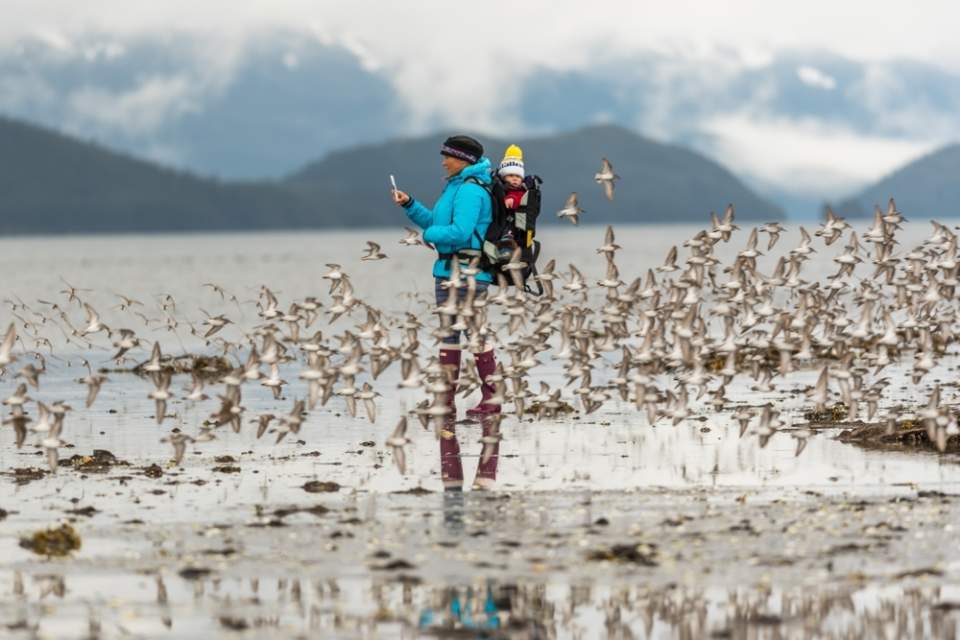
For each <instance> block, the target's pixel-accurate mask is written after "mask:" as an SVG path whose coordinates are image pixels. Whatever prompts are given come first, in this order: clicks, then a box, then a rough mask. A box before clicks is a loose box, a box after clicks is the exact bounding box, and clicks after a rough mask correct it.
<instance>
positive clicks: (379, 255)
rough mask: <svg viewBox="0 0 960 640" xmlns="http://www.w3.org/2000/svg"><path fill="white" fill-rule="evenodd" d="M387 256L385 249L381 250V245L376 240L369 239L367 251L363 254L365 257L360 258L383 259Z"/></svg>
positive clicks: (364, 259)
mask: <svg viewBox="0 0 960 640" xmlns="http://www.w3.org/2000/svg"><path fill="white" fill-rule="evenodd" d="M386 257H387V254H385V253H384V252H383V251H381V250H380V245H378V244H377V243H376V242H371V241H369V240H367V252H366V253H365V254H363V257H361V258H360V260H363V261H366V260H383V259H384V258H386Z"/></svg>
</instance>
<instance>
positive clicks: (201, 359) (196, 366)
mask: <svg viewBox="0 0 960 640" xmlns="http://www.w3.org/2000/svg"><path fill="white" fill-rule="evenodd" d="M147 364H149V361H146V362H141V363H139V364H137V365H136V366H135V367H131V368H122V367H120V368H115V369H109V368H101V369H100V373H132V374H134V375H138V376H141V377H146V376H147V375H149V373H150V372H148V371H144V367H146V366H147ZM160 369H161V371H164V372H168V373H171V374H187V373H195V374H197V376H199V377H200V378H203V379H205V380H206V379H219V378H221V377H222V376H224V375H225V374H227V373H229V372H230V371H232V370H233V364H232V363H231V362H230V360H228V359H227V358H226V357H224V356H208V355H203V354H196V353H187V354H183V355H179V356H170V355H166V356H163V357H161V358H160Z"/></svg>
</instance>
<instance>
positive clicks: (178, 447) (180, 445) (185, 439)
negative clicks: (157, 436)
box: [160, 432, 196, 467]
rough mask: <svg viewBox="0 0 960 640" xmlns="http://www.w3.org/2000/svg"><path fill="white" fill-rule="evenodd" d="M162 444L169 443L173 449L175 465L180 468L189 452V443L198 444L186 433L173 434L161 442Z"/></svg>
mask: <svg viewBox="0 0 960 640" xmlns="http://www.w3.org/2000/svg"><path fill="white" fill-rule="evenodd" d="M160 442H169V443H170V445H171V446H172V447H173V460H172V462H173V465H174V466H177V467H179V466H180V464H181V463H182V462H183V455H184V454H185V453H186V451H187V443H192V442H196V440H194V439H193V438H192V437H190V436H188V435H187V434H185V433H179V432H177V433H171V434H170V435H169V436H167V437H166V438H163V439H162V440H160Z"/></svg>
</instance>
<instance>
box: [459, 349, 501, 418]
mask: <svg viewBox="0 0 960 640" xmlns="http://www.w3.org/2000/svg"><path fill="white" fill-rule="evenodd" d="M473 357H474V360H476V363H477V374H478V375H479V376H480V380H481V382H482V384H481V385H480V392H481V393H482V394H483V396H482V398H481V399H480V404H478V405H477V406H475V407H474V408H473V409H468V410H467V415H468V416H473V417H479V416H483V415H489V414H493V413H500V405H499V404H493V403H490V402H488V400H490V398H492V397H493V396H494V395H495V394H496V390H495V389H494V386H493V383H492V382H489V381H488V380H487V378H489V377H490V376H492V375H493V373H494V372H495V371H496V370H497V359H496V358H495V357H494V355H493V349H490V351H484V352H483V353H477V354H474V356H473Z"/></svg>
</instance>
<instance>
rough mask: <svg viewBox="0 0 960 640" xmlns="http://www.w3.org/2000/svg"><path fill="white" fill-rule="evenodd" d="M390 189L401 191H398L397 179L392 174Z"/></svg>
mask: <svg viewBox="0 0 960 640" xmlns="http://www.w3.org/2000/svg"><path fill="white" fill-rule="evenodd" d="M390 187H391V188H392V189H393V190H394V191H399V189H397V180H396V178H394V177H393V174H392V173H391V174H390Z"/></svg>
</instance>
